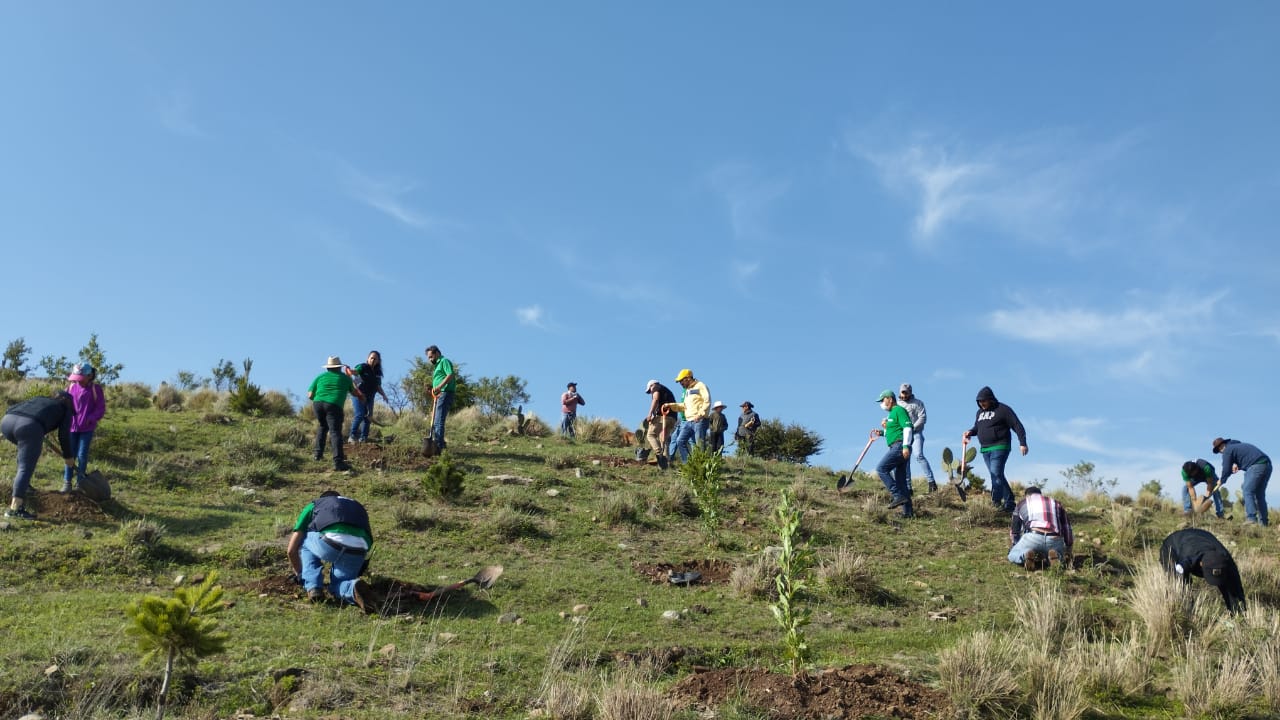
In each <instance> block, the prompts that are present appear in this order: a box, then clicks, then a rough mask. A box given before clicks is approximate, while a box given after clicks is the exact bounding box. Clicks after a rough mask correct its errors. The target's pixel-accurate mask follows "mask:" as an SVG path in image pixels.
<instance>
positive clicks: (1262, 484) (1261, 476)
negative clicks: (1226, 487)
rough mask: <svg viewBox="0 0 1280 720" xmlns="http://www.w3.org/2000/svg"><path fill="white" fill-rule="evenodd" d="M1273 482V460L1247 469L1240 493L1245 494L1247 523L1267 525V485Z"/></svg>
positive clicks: (1257, 463) (1258, 463) (1259, 462)
mask: <svg viewBox="0 0 1280 720" xmlns="http://www.w3.org/2000/svg"><path fill="white" fill-rule="evenodd" d="M1270 480H1271V460H1269V459H1268V460H1259V461H1258V462H1256V463H1254V464H1252V465H1250V466H1249V467H1247V468H1245V471H1244V482H1243V483H1241V485H1240V492H1241V493H1242V494H1244V518H1245V522H1256V523H1259V524H1261V525H1266V524H1267V498H1266V495H1267V483H1268V482H1269V481H1270Z"/></svg>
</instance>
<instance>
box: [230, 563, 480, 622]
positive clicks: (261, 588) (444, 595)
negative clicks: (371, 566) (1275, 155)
mask: <svg viewBox="0 0 1280 720" xmlns="http://www.w3.org/2000/svg"><path fill="white" fill-rule="evenodd" d="M369 587H370V588H372V590H373V593H372V595H373V597H372V598H370V599H371V600H372V601H373V604H374V605H375V606H376V607H377V608H378V614H381V615H397V614H399V613H412V612H417V611H420V610H423V609H425V608H429V607H432V606H436V605H441V604H444V603H447V602H448V601H450V600H459V601H461V600H466V599H468V597H469V593H468V592H467V589H466V588H465V587H464V588H459V589H457V590H447V591H446V590H443V588H445V587H447V586H431V585H420V584H418V583H413V582H405V581H404V580H397V579H396V578H389V577H374V578H370V579H369ZM245 590H247V591H248V592H252V593H256V594H258V595H267V596H273V597H281V598H287V599H296V600H301V599H303V598H305V597H306V593H304V592H303V591H302V586H300V585H298V584H297V583H296V582H294V580H293V579H292V578H291V577H290V576H288V575H284V574H278V573H277V574H273V575H269V576H267V577H264V578H260V579H258V580H255V581H253V582H251V583H249V584H248V585H246V586H245ZM437 591H440V592H439V594H438V595H432V596H431V597H426V598H425V599H424V598H423V597H422V596H421V595H420V593H435V592H437Z"/></svg>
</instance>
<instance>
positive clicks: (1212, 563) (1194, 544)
mask: <svg viewBox="0 0 1280 720" xmlns="http://www.w3.org/2000/svg"><path fill="white" fill-rule="evenodd" d="M1160 564H1161V565H1163V566H1164V568H1165V570H1168V571H1169V572H1170V573H1173V574H1174V575H1176V576H1178V577H1179V578H1180V579H1181V580H1182V582H1184V583H1187V584H1190V583H1191V576H1192V575H1196V576H1199V577H1202V578H1204V581H1205V582H1207V583H1209V584H1210V585H1212V586H1214V587H1216V588H1218V592H1220V593H1222V601H1223V602H1224V603H1226V604H1227V609H1228V610H1230V611H1231V612H1233V613H1239V612H1244V609H1245V605H1244V586H1243V585H1241V584H1240V570H1239V568H1237V567H1236V561H1235V560H1232V559H1231V553H1230V552H1228V551H1227V548H1226V546H1224V545H1223V544H1222V543H1221V542H1219V541H1218V538H1216V537H1214V536H1213V533H1211V532H1209V531H1207V530H1201V529H1200V528H1186V529H1183V530H1178V531H1176V532H1173V533H1170V534H1169V537H1167V538H1165V539H1164V542H1163V543H1162V544H1161V545H1160Z"/></svg>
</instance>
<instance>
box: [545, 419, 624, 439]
mask: <svg viewBox="0 0 1280 720" xmlns="http://www.w3.org/2000/svg"><path fill="white" fill-rule="evenodd" d="M574 429H575V430H576V431H577V435H578V440H579V441H581V442H588V443H595V444H597V445H608V446H609V447H624V446H625V443H623V442H622V434H623V433H624V432H627V429H626V428H624V427H622V423H620V422H618V421H617V420H616V419H614V418H597V417H582V416H579V417H578V422H577V423H576V424H574ZM526 434H527V433H526Z"/></svg>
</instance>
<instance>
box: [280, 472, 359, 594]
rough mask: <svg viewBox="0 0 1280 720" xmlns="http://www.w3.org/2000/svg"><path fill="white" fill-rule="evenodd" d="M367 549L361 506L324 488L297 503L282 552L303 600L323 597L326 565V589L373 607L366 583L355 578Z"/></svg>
mask: <svg viewBox="0 0 1280 720" xmlns="http://www.w3.org/2000/svg"><path fill="white" fill-rule="evenodd" d="M372 548H373V531H372V530H371V529H369V513H368V512H366V511H365V509H364V506H363V505H361V504H360V503H358V502H356V501H355V500H352V499H351V498H349V497H342V496H341V495H339V494H338V493H336V492H334V491H333V490H326V491H324V492H323V493H320V497H318V498H316V499H315V500H313V501H312V502H310V503H308V504H307V506H306V507H304V508H302V513H301V514H299V515H298V521H297V522H296V523H294V526H293V535H291V536H290V537H289V547H288V549H287V550H286V553H287V554H288V556H289V565H290V567H292V568H293V572H294V574H295V575H297V576H298V577H299V578H300V579H301V581H302V587H303V588H304V589H305V590H306V591H307V599H308V600H310V601H311V602H324V599H325V597H324V587H323V586H324V584H325V583H324V566H325V565H329V583H328V588H329V594H331V595H333V597H335V598H337V599H338V600H339V601H340V602H344V603H350V604H352V605H355V606H357V607H359V608H360V609H361V610H363V611H365V612H373V611H374V610H375V609H376V608H375V607H374V605H373V603H372V600H371V597H370V588H369V584H368V583H366V582H365V581H364V580H362V579H360V575H361V574H363V572H364V568H365V561H366V556H367V555H368V554H369V550H371V549H372Z"/></svg>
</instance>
